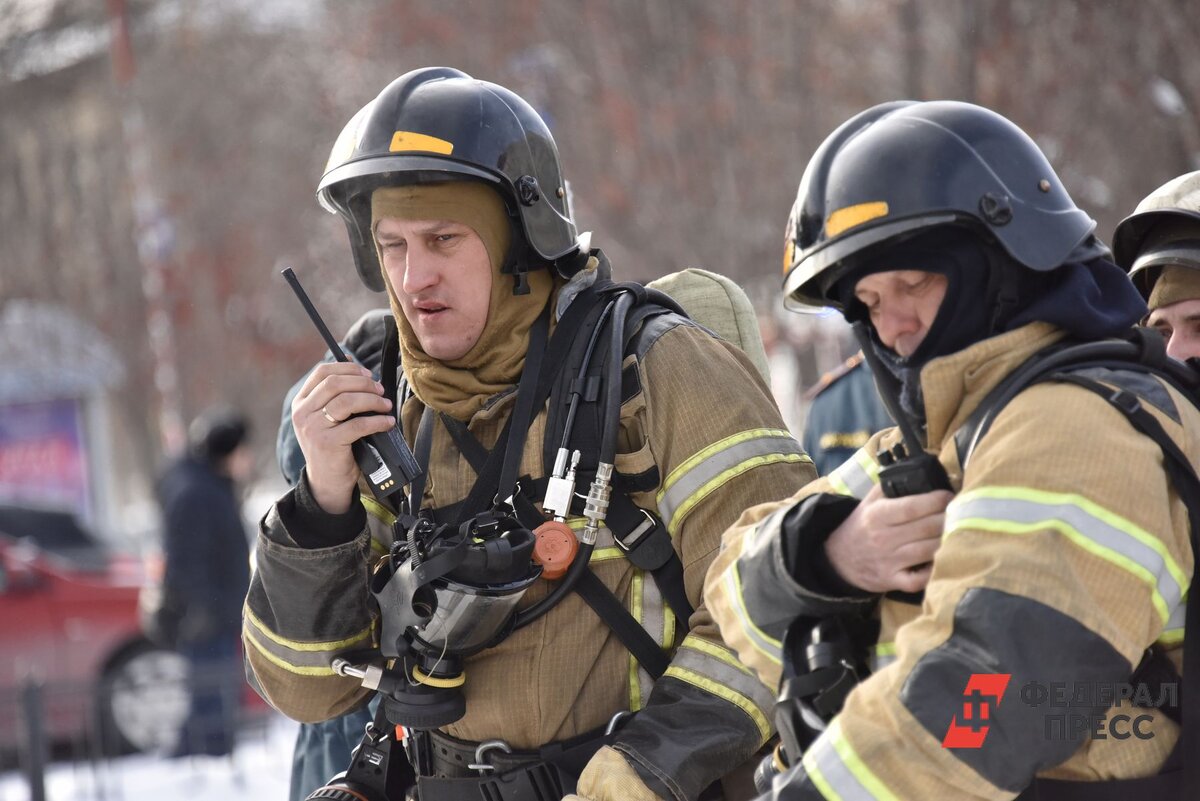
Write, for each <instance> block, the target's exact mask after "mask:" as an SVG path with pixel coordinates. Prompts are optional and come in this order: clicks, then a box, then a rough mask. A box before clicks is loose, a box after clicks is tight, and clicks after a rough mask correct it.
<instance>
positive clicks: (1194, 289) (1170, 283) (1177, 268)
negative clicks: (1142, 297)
mask: <svg viewBox="0 0 1200 801" xmlns="http://www.w3.org/2000/svg"><path fill="white" fill-rule="evenodd" d="M1181 300H1200V270H1198V269H1196V268H1195V267H1188V266H1184V265H1182V264H1172V265H1169V266H1167V267H1164V268H1163V269H1162V272H1161V273H1160V274H1159V276H1158V278H1157V279H1156V280H1155V281H1154V288H1153V289H1151V290H1150V298H1149V299H1148V300H1147V301H1146V305H1147V306H1149V307H1150V311H1154V310H1155V309H1161V308H1162V307H1163V306H1170V305H1171V304H1172V303H1178V302H1180V301H1181Z"/></svg>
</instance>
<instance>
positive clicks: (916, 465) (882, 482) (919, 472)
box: [854, 322, 952, 498]
mask: <svg viewBox="0 0 1200 801" xmlns="http://www.w3.org/2000/svg"><path fill="white" fill-rule="evenodd" d="M854 335H855V336H856V337H857V338H858V343H859V345H860V346H861V347H862V352H863V358H864V359H866V361H867V366H869V367H870V368H871V372H872V373H874V374H875V385H876V387H877V388H878V390H879V398H880V400H882V401H883V405H884V406H885V407H886V408H887V411H888V414H889V415H891V417H892V419H893V420H895V421H896V427H897V428H899V429H900V436H901V438H902V440H903V441H902V442H900V443H898V444H897V445H896V446H895V447H894V448H892V449H891V450H890V451H885V452H883V453H881V454H879V464H880V465H881V469H880V471H879V486H880V489H882V490H883V494H884V495H886V496H887V497H889V498H903V497H906V496H908V495H921V494H923V493H926V492H933V491H934V490H949V489H952V487H951V486H950V478H949V477H948V476H947V475H946V469H945V468H944V467H942V463H941V462H939V461H938V460H937V457H936V456H934V455H933V454H931V453H928V452H926V450H925V449H924V448H923V447H922V446H921V440H920V438H918V437H917V432H916V430H915V429H913V426H912V422H911V421H910V420H909V419H908V415H906V414H905V413H904V410H903V409H901V408H900V402H899V400H898V399H897V398H896V396H895V394H894V393H893V392H890V391H889V389H891V386H890V385H889V384H888V382H887V377H888V373H887V372H886V370H887V368H886V367H884V366H883V364H882V363H881V362H880V361H879V356H878V355H876V353H875V351H874V349H873V348H872V347H871V345H872V343H871V334H870V332H869V331H868V330H867V326H866V324H865V323H862V322H857V323H854Z"/></svg>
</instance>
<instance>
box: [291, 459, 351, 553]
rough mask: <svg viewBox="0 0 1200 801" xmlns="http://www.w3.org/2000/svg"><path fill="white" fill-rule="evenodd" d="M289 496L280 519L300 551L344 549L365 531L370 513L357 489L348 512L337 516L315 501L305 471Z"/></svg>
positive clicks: (301, 472)
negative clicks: (363, 504)
mask: <svg viewBox="0 0 1200 801" xmlns="http://www.w3.org/2000/svg"><path fill="white" fill-rule="evenodd" d="M290 495H291V497H290V499H289V497H288V496H286V495H285V496H284V497H283V499H282V500H280V502H279V505H278V508H279V519H280V521H282V522H283V525H284V527H285V528H286V529H287V532H288V534H289V535H291V538H292V540H293V541H294V542H295V543H296V544H297V545H298V546H300V547H301V548H333V547H336V546H338V545H345V544H347V543H349V542H352V541H353V540H354V539H355V537H357V536H358V535H359V534H361V533H362V530H363V529H364V528H366V525H367V512H366V510H365V509H363V506H362V504H361V503H360V502H359V495H358V487H355V488H354V496H353V497H352V498H351V500H350V508H349V510H347V511H346V512H344V513H342V514H336V515H335V514H330V513H329V512H326V511H325V510H324V509H322V508H321V507H320V505H319V504H318V503H317V502H316V500H314V499H313V497H312V492H311V491H310V490H309V488H308V471H307V470H306V469H304V470H301V471H300V480H299V481H297V482H296V487H295V489H294V490H293V491H292V492H291V493H290ZM289 500H290V501H291V502H290V503H289Z"/></svg>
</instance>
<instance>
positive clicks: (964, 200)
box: [783, 101, 1107, 306]
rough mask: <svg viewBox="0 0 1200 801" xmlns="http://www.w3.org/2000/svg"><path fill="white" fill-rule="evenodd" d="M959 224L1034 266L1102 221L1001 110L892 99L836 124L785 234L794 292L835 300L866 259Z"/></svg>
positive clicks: (1052, 262)
mask: <svg viewBox="0 0 1200 801" xmlns="http://www.w3.org/2000/svg"><path fill="white" fill-rule="evenodd" d="M950 224H960V225H968V226H972V227H973V228H974V229H975V230H978V231H980V232H982V233H984V234H985V235H986V236H988V237H990V238H991V239H993V240H995V242H997V243H998V244H999V245H1000V247H1001V248H1003V250H1004V251H1005V252H1007V253H1008V255H1009V256H1011V257H1012V258H1013V259H1014V260H1015V261H1016V262H1018V263H1020V264H1022V265H1024V266H1025V267H1028V268H1029V269H1031V270H1036V271H1047V270H1053V269H1054V268H1056V267H1058V266H1060V265H1061V264H1062V263H1063V262H1064V260H1065V259H1066V258H1067V256H1068V255H1069V254H1071V252H1072V251H1073V250H1074V249H1075V248H1076V247H1077V246H1079V245H1080V244H1082V243H1084V242H1085V241H1087V240H1088V239H1089V237H1091V235H1092V232H1093V231H1094V230H1095V228H1096V222H1095V221H1094V220H1092V219H1091V218H1090V217H1088V215H1087V214H1085V213H1084V212H1082V211H1081V210H1079V209H1078V208H1077V207H1076V206H1075V204H1074V202H1072V200H1071V198H1070V196H1069V195H1068V194H1067V192H1066V190H1065V189H1064V188H1063V186H1062V183H1061V182H1060V181H1059V180H1058V176H1057V175H1055V174H1054V170H1053V169H1052V168H1051V167H1050V163H1049V162H1048V161H1047V160H1046V157H1045V156H1044V155H1043V154H1042V152H1041V151H1040V150H1039V149H1038V147H1037V145H1035V144H1034V143H1033V140H1032V139H1030V138H1029V136H1028V135H1027V134H1026V133H1025V132H1024V131H1022V130H1021V129H1020V128H1018V127H1017V126H1016V125H1014V124H1013V123H1011V122H1010V121H1008V120H1007V119H1005V118H1004V117H1002V116H1000V115H999V114H996V113H995V112H993V111H989V110H988V109H985V108H981V107H980V106H975V105H972V104H970V103H960V102H955V101H934V102H927V103H918V102H913V101H894V102H891V103H884V104H882V105H879V106H875V107H874V108H871V109H868V110H866V111H864V112H862V113H860V114H858V115H857V116H856V117H854V118H852V119H851V120H849V121H848V122H846V123H844V124H843V125H842V126H841V127H839V128H838V129H837V130H836V131H834V132H833V133H832V134H830V135H829V137H828V138H827V139H826V140H825V141H824V142H823V143H822V144H821V146H820V147H819V148H818V149H817V152H816V153H815V154H814V155H813V157H812V159H811V160H810V161H809V163H808V167H807V168H806V169H805V170H804V177H803V178H802V179H801V181H800V190H799V192H798V194H797V196H796V203H795V205H794V206H793V207H792V213H791V217H790V218H789V219H788V227H787V233H786V242H785V252H784V263H783V269H784V275H785V278H784V293H785V296H786V299H787V301H788V302H789V303H790V304H797V305H800V306H837V305H838V303H837V301H836V299H835V298H832V297H830V295H829V290H830V288H831V287H832V286H833V284H834V283H835V282H836V281H837V280H838V279H839V278H841V277H842V276H843V275H845V274H846V272H847V271H848V270H849V269H850V268H852V267H853V265H854V264H855V263H856V262H857V258H858V257H860V256H862V255H864V254H865V253H868V252H870V251H873V250H874V249H875V248H876V247H877V246H879V245H880V244H881V243H884V242H888V241H894V240H895V239H897V238H899V237H908V236H912V235H914V234H917V233H920V232H922V231H925V230H928V229H930V228H933V227H936V226H941V225H950ZM1095 248H1096V251H1097V252H1096V255H1104V254H1106V253H1107V250H1106V249H1104V248H1103V246H1101V245H1099V243H1096V246H1095Z"/></svg>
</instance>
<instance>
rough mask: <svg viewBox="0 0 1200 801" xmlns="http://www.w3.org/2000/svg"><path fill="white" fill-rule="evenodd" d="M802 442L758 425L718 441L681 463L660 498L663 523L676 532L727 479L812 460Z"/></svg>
mask: <svg viewBox="0 0 1200 801" xmlns="http://www.w3.org/2000/svg"><path fill="white" fill-rule="evenodd" d="M811 461H812V460H811V459H809V458H808V456H807V455H805V453H804V449H803V448H802V447H800V443H798V442H796V440H795V439H794V438H793V437H792V435H791V434H790V433H788V432H787V431H785V430H783V429H778V428H755V429H751V430H749V431H742V432H740V433H738V434H734V435H732V436H729V437H726V438H725V439H722V440H720V441H718V442H714V443H713V444H712V445H709V446H708V447H707V448H704V449H703V450H701V451H699V452H697V453H695V454H693V455H692V456H690V457H688V458H687V459H686V460H684V461H683V463H682V464H680V465H679V466H677V467H676V468H675V469H674V470H672V471H671V472H670V474H669V475H668V476H667V477H666V479H665V480H664V481H663V488H662V489H661V490H660V491H659V493H658V495H657V497H656V500H657V503H658V512H659V514H660V515H661V517H662V520H663V524H664V525H665V526H666V527H667V530H668V531H669V532H671V534H675V533H676V531H677V530H678V528H679V526H680V525H681V524H682V522H683V520H684V518H686V517H687V515H688V513H689V512H691V511H692V509H694V508H695V507H696V505H697V504H699V503H700V502H701V501H702V500H704V499H705V498H707V497H708V496H709V495H711V494H712V493H713V492H715V491H716V490H717V489H719V488H720V487H721V486H722V485H724V484H725V483H726V482H728V481H730V480H732V479H734V478H736V477H737V476H740V475H741V474H742V473H745V472H747V471H749V470H753V469H754V468H756V467H762V466H764V465H769V464H776V463H779V462H810V463H811Z"/></svg>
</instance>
